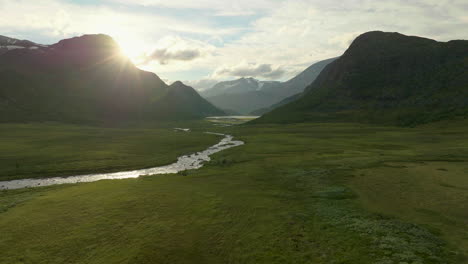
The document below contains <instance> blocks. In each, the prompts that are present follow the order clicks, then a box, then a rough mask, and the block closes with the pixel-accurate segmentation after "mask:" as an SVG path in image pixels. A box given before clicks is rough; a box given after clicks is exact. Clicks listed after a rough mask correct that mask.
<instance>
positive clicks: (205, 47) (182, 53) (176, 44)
mask: <svg viewBox="0 0 468 264" xmlns="http://www.w3.org/2000/svg"><path fill="white" fill-rule="evenodd" d="M215 49H216V48H215V47H214V46H212V45H210V44H207V43H204V42H201V41H196V40H192V39H186V38H181V37H178V36H167V37H164V38H163V39H161V40H160V41H159V42H158V43H157V44H156V48H155V49H154V50H153V51H152V52H150V53H149V54H144V55H143V56H141V57H140V58H139V60H137V62H136V64H137V65H146V64H149V63H150V62H152V61H157V62H159V64H161V65H166V64H169V63H170V62H172V61H192V60H195V59H197V58H200V57H204V56H208V55H210V54H211V53H213V52H214V50H215Z"/></svg>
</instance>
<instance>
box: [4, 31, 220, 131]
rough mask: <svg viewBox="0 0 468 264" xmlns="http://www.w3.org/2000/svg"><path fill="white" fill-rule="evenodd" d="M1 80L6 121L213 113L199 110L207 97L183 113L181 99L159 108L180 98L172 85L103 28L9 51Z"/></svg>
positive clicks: (145, 118)
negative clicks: (130, 56)
mask: <svg viewBox="0 0 468 264" xmlns="http://www.w3.org/2000/svg"><path fill="white" fill-rule="evenodd" d="M0 83H2V84H3V85H2V86H1V87H0V109H1V110H2V111H1V112H0V122H16V121H19V122H21V121H61V122H79V123H81V122H85V123H102V122H105V123H108V122H110V123H121V122H129V121H132V122H138V121H142V122H146V121H150V120H154V119H161V118H162V119H171V117H172V114H174V115H173V117H174V118H177V119H185V118H202V117H205V116H206V115H209V114H207V113H196V109H198V108H199V105H196V104H209V103H208V102H206V101H204V100H192V101H190V102H191V103H193V104H195V105H185V106H184V109H185V110H186V111H185V112H184V113H183V114H182V113H181V112H180V111H178V110H177V109H176V107H177V106H178V104H175V105H174V106H172V107H168V106H167V105H166V106H165V107H164V109H165V110H166V111H168V112H167V113H164V114H161V113H158V112H156V111H157V110H158V109H159V108H158V104H161V105H163V104H164V105H165V104H166V103H163V102H164V100H165V99H167V98H165V97H166V96H170V100H168V101H172V102H173V101H174V98H173V96H174V94H172V93H171V92H170V90H171V89H170V87H169V86H168V85H167V84H165V83H164V82H163V81H162V80H161V79H160V78H159V77H158V76H157V75H156V74H154V73H151V72H146V71H143V70H140V69H138V68H137V67H136V66H135V65H134V64H133V63H132V62H131V61H130V60H129V59H128V58H126V57H125V56H123V55H122V52H121V50H120V47H119V46H118V44H117V43H116V42H115V41H114V40H113V39H112V38H111V37H109V36H106V35H102V34H99V35H83V36H81V37H74V38H71V39H65V40H61V41H59V42H58V43H56V44H53V45H49V46H44V47H43V48H41V49H24V48H23V49H13V50H10V51H8V52H6V53H3V54H1V55H0ZM186 91H189V90H186ZM189 93H190V94H191V96H194V94H193V92H191V91H189ZM195 93H196V92H195ZM178 94H179V95H180V93H178ZM197 95H198V94H197ZM206 109H210V107H206ZM211 109H214V108H211ZM213 114H216V115H219V111H218V110H214V111H213Z"/></svg>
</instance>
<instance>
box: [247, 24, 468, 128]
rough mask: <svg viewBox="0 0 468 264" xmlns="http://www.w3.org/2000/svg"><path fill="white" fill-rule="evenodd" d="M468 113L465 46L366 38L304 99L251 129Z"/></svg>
mask: <svg viewBox="0 0 468 264" xmlns="http://www.w3.org/2000/svg"><path fill="white" fill-rule="evenodd" d="M467 113H468V41H465V40H455V41H449V42H437V41H435V40H430V39H425V38H420V37H410V36H405V35H402V34H399V33H386V32H368V33H365V34H363V35H361V36H359V37H358V38H357V39H356V40H355V41H354V42H353V43H352V44H351V46H350V47H349V49H348V50H347V51H346V53H345V54H344V55H343V56H342V57H340V58H339V59H337V60H336V61H335V62H333V63H331V64H330V65H328V66H327V67H326V68H325V69H324V70H323V72H322V73H321V74H320V75H319V77H318V78H317V79H316V81H314V82H313V83H312V84H311V85H310V86H308V87H307V88H306V91H305V92H304V96H303V97H301V98H300V99H298V100H297V101H294V102H292V103H289V104H287V105H285V106H283V107H280V108H278V109H276V110H274V111H272V112H270V113H268V114H266V115H265V116H263V117H262V118H260V119H257V120H256V121H255V122H256V123H262V122H263V123H265V122H300V121H361V122H373V123H390V124H399V125H412V124H418V123H426V122H431V121H436V120H441V119H445V118H451V117H454V116H466V115H467Z"/></svg>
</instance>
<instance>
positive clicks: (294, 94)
mask: <svg viewBox="0 0 468 264" xmlns="http://www.w3.org/2000/svg"><path fill="white" fill-rule="evenodd" d="M336 59H337V58H331V59H327V60H323V61H319V62H317V63H314V64H312V65H311V66H309V67H308V68H307V69H305V70H304V71H303V72H301V73H300V74H299V75H297V76H296V77H294V78H292V79H291V80H289V81H287V82H284V83H282V84H281V85H280V86H278V87H275V88H273V89H274V91H271V92H274V93H275V94H277V95H278V96H279V97H281V98H282V100H281V101H279V102H278V101H277V102H275V103H274V104H272V105H269V106H268V107H264V108H257V109H256V110H255V111H252V112H251V114H252V115H263V114H265V113H268V112H270V111H272V110H273V109H275V108H278V107H280V106H282V105H285V104H287V103H289V102H292V101H294V100H296V99H297V98H299V97H300V96H301V94H302V92H303V91H304V89H305V88H306V87H307V86H308V85H310V84H311V83H312V82H313V81H315V79H316V78H317V77H318V76H319V74H320V73H321V72H322V70H323V69H324V68H325V67H326V66H327V65H328V64H330V63H332V62H333V61H335V60H336Z"/></svg>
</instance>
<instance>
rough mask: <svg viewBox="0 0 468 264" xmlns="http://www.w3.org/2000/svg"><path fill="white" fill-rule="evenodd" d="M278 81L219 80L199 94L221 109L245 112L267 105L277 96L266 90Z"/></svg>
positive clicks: (274, 85)
mask: <svg viewBox="0 0 468 264" xmlns="http://www.w3.org/2000/svg"><path fill="white" fill-rule="evenodd" d="M279 85H280V82H271V81H259V80H256V79H254V78H240V79H238V80H233V81H226V82H220V83H218V84H216V85H214V86H213V87H212V88H210V89H207V90H205V91H202V92H201V95H202V96H203V97H204V98H206V99H207V100H208V101H210V102H211V103H212V104H214V105H216V106H217V107H219V108H221V109H229V110H230V111H231V112H237V113H242V114H247V113H249V112H250V111H252V110H255V109H257V108H258V107H259V106H263V107H265V106H268V105H270V104H271V103H272V102H275V101H277V100H278V98H277V97H276V96H275V95H274V94H271V93H269V92H268V91H269V90H270V89H272V88H274V87H276V86H279Z"/></svg>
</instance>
